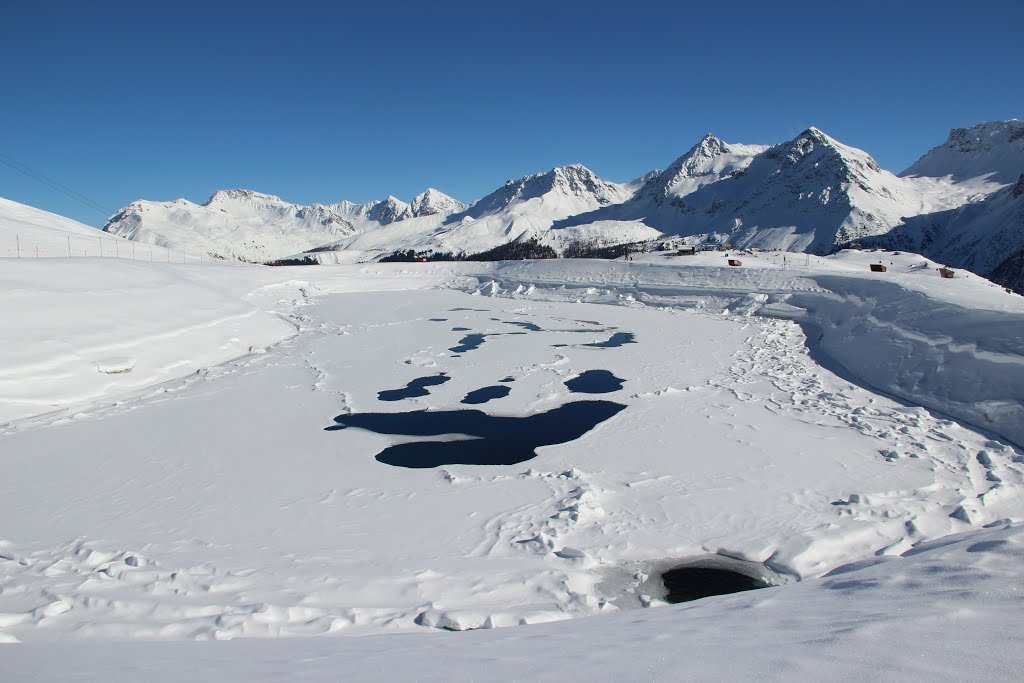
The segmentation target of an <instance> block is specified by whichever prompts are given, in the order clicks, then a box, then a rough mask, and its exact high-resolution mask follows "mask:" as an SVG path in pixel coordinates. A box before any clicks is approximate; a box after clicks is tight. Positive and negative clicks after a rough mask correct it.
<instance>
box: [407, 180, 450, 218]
mask: <svg viewBox="0 0 1024 683" xmlns="http://www.w3.org/2000/svg"><path fill="white" fill-rule="evenodd" d="M465 208H466V205H465V204H463V203H462V202H460V201H459V200H458V199H455V198H454V197H449V196H448V195H446V194H445V193H444V192H441V191H440V190H437V189H434V188H433V187H428V188H427V190H426V191H425V192H422V193H420V194H418V195H416V196H415V197H413V200H412V201H411V202H409V205H408V206H407V207H406V209H405V211H403V212H402V214H401V215H400V216H399V217H398V220H402V221H404V220H406V219H408V218H422V217H423V216H436V215H441V216H447V215H449V214H453V213H457V212H459V211H463V210H464V209H465Z"/></svg>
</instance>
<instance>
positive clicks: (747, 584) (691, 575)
mask: <svg viewBox="0 0 1024 683" xmlns="http://www.w3.org/2000/svg"><path fill="white" fill-rule="evenodd" d="M661 580H662V583H664V584H665V589H666V590H667V591H668V593H667V595H666V596H665V601H666V602H670V603H677V602H689V601H691V600H700V599H701V598H707V597H710V596H712V595H728V594H730V593H740V592H742V591H750V590H756V589H758V588H768V587H770V586H771V585H772V584H770V583H768V582H767V581H765V580H764V579H761V578H758V577H756V576H751V575H749V574H744V573H742V572H738V571H735V570H733V569H728V568H726V567H724V566H715V563H714V561H708V562H701V563H695V564H691V565H685V566H681V567H675V568H673V569H670V570H668V571H667V572H665V573H664V574H662V575H661Z"/></svg>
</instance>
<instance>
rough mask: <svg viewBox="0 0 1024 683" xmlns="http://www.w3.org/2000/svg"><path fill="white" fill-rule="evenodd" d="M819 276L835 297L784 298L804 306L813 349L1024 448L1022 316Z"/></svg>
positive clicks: (868, 379) (878, 384) (874, 383)
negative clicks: (966, 306) (1023, 445)
mask: <svg viewBox="0 0 1024 683" xmlns="http://www.w3.org/2000/svg"><path fill="white" fill-rule="evenodd" d="M815 281H816V282H818V283H819V284H820V285H822V286H823V287H826V288H828V289H829V290H831V291H832V292H834V293H835V295H836V296H822V295H820V294H816V295H808V294H794V295H793V296H792V297H790V299H789V302H790V303H791V304H795V305H797V306H799V307H802V308H805V309H806V310H807V316H806V317H805V318H803V320H804V322H805V324H806V325H807V326H808V328H809V329H808V337H809V338H810V339H811V347H812V349H815V350H817V351H820V352H823V353H824V354H826V355H827V356H829V357H830V358H832V359H834V360H835V361H837V362H838V363H839V364H840V365H841V366H842V367H843V368H845V369H846V370H847V371H848V372H849V374H851V375H853V376H854V377H856V378H857V379H858V380H860V381H862V382H864V383H866V384H868V385H869V386H871V387H873V388H875V389H879V390H882V391H885V392H887V393H890V394H893V395H895V396H899V397H900V398H903V399H906V400H908V401H910V402H912V403H916V404H919V405H923V406H925V407H927V408H931V409H934V410H938V411H940V412H942V413H945V414H946V415H950V416H953V417H956V418H958V419H961V420H964V421H965V422H968V423H970V424H972V425H975V426H977V427H981V428H982V429H985V430H988V431H990V432H994V433H996V434H998V435H1000V436H1003V437H1005V438H1007V439H1010V440H1011V441H1013V442H1014V443H1017V444H1024V315H1021V314H1020V313H1013V312H1009V311H994V310H983V309H972V308H965V307H962V306H958V305H956V304H953V303H951V302H948V301H942V300H941V299H936V298H933V297H929V296H926V295H925V294H922V293H921V292H918V291H913V290H909V289H907V288H904V287H901V286H900V285H899V284H896V283H890V282H874V281H870V280H866V279H863V278H850V277H841V276H834V275H831V276H830V275H820V276H817V277H815ZM815 337H817V339H815Z"/></svg>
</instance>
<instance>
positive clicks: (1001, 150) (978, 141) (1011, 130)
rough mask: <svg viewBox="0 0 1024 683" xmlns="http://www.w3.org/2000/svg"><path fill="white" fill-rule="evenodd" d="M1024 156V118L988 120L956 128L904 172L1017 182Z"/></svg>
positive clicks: (960, 178) (1005, 182)
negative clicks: (944, 140)
mask: <svg viewBox="0 0 1024 683" xmlns="http://www.w3.org/2000/svg"><path fill="white" fill-rule="evenodd" d="M1022 157H1024V121H1019V120H1017V119H1010V120H1009V121H985V122H983V123H979V124H977V125H976V126H972V127H971V128H954V129H953V130H952V131H950V133H949V138H948V139H947V140H946V142H944V143H943V144H941V145H939V146H938V147H935V148H934V149H932V150H930V151H929V152H928V153H927V154H925V155H924V156H923V157H921V158H920V159H918V160H917V161H915V162H914V163H913V164H912V165H911V166H910V167H909V168H907V169H906V170H905V171H903V173H901V174H900V175H901V176H933V177H945V178H951V179H953V180H956V181H964V180H969V179H972V178H984V179H986V180H988V181H990V182H993V183H1000V184H1003V185H1005V184H1007V183H1012V182H1015V181H1016V180H1017V178H1018V176H1020V174H1021V170H1022V169H1021V158H1022Z"/></svg>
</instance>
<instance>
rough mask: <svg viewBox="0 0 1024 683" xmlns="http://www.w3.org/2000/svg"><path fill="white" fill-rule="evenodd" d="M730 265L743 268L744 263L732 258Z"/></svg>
mask: <svg viewBox="0 0 1024 683" xmlns="http://www.w3.org/2000/svg"><path fill="white" fill-rule="evenodd" d="M729 265H730V266H742V265H743V263H742V262H741V261H740V260H739V259H734V258H731V259H729Z"/></svg>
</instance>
